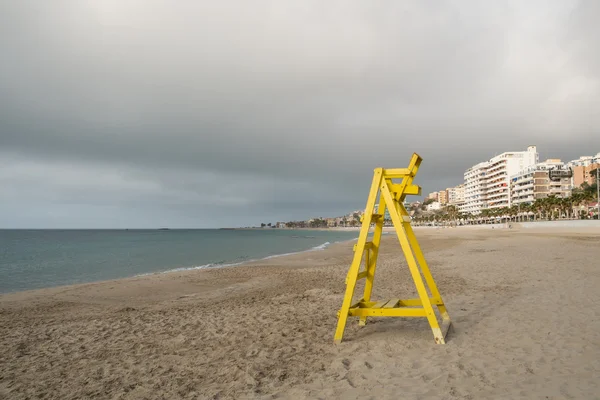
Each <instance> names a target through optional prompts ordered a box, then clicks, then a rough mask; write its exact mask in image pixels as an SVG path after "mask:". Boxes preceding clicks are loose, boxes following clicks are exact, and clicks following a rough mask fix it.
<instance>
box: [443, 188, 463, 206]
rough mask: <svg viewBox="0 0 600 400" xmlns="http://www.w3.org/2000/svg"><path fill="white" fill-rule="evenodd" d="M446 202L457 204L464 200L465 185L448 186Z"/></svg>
mask: <svg viewBox="0 0 600 400" xmlns="http://www.w3.org/2000/svg"><path fill="white" fill-rule="evenodd" d="M447 190H448V203H449V204H452V205H455V206H458V205H461V204H463V203H464V202H465V185H464V184H461V185H458V186H456V187H453V188H448V189H447Z"/></svg>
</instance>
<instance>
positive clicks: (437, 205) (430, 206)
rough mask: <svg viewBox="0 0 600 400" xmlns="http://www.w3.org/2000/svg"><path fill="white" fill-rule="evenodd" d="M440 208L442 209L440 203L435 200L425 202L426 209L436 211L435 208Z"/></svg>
mask: <svg viewBox="0 0 600 400" xmlns="http://www.w3.org/2000/svg"><path fill="white" fill-rule="evenodd" d="M441 209H442V205H441V204H440V203H439V202H437V201H434V202H433V203H429V204H427V211H437V210H441Z"/></svg>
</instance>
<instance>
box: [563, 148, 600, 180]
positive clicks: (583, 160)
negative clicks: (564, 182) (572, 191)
mask: <svg viewBox="0 0 600 400" xmlns="http://www.w3.org/2000/svg"><path fill="white" fill-rule="evenodd" d="M567 165H568V166H569V167H571V169H572V171H573V186H574V187H579V186H581V185H583V184H584V183H587V184H588V185H591V184H593V183H594V182H595V181H596V177H595V174H592V171H594V170H595V169H596V168H599V167H600V153H598V154H596V155H595V156H583V157H579V159H577V160H572V161H569V162H568V163H567Z"/></svg>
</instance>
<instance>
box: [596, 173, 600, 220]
mask: <svg viewBox="0 0 600 400" xmlns="http://www.w3.org/2000/svg"><path fill="white" fill-rule="evenodd" d="M599 174H600V164H598V165H597V166H596V208H598V213H597V214H596V218H598V221H600V179H598V178H599Z"/></svg>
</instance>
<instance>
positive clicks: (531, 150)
mask: <svg viewBox="0 0 600 400" xmlns="http://www.w3.org/2000/svg"><path fill="white" fill-rule="evenodd" d="M538 161H539V155H538V153H537V148H536V147H535V146H529V147H528V148H527V151H514V152H505V153H502V154H500V155H498V156H496V157H493V158H492V159H490V160H489V161H485V162H482V163H479V164H477V165H474V166H473V167H471V168H469V169H468V170H467V171H466V172H465V205H464V206H463V207H462V210H461V211H463V212H467V213H471V214H479V213H481V210H484V209H488V208H501V207H510V206H511V196H510V191H509V183H510V177H511V176H514V175H516V174H517V173H518V172H519V171H521V170H524V169H527V168H528V167H530V166H533V165H535V164H537V163H538Z"/></svg>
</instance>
